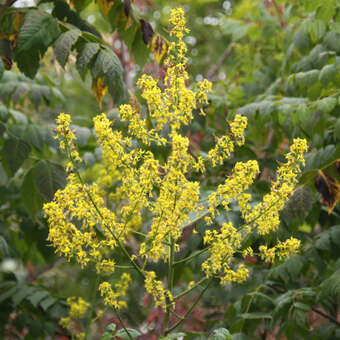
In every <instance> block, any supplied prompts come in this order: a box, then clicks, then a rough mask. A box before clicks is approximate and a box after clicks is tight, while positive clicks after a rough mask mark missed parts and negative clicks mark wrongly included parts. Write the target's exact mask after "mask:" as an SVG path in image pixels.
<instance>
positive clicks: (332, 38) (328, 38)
mask: <svg viewBox="0 0 340 340" xmlns="http://www.w3.org/2000/svg"><path fill="white" fill-rule="evenodd" d="M323 41H324V43H325V45H326V46H327V48H329V49H330V50H333V51H335V52H337V53H339V52H340V34H339V33H337V32H333V31H330V32H328V33H327V34H326V35H325V37H324V39H323Z"/></svg>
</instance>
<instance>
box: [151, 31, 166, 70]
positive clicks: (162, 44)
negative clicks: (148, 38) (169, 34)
mask: <svg viewBox="0 0 340 340" xmlns="http://www.w3.org/2000/svg"><path fill="white" fill-rule="evenodd" d="M151 47H152V53H153V55H154V57H155V59H156V61H157V63H158V64H160V62H161V60H162V58H163V56H164V54H165V53H166V50H167V43H166V41H165V40H164V39H163V37H162V36H160V35H159V34H157V35H156V36H154V37H153V39H152V43H151Z"/></svg>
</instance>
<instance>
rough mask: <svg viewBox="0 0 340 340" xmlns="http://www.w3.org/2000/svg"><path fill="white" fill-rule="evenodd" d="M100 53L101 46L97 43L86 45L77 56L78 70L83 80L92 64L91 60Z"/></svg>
mask: <svg viewBox="0 0 340 340" xmlns="http://www.w3.org/2000/svg"><path fill="white" fill-rule="evenodd" d="M98 51H99V45H98V44H97V43H93V42H90V43H86V44H85V45H84V47H83V48H82V49H81V51H80V52H79V54H78V56H77V63H76V66H77V70H78V72H79V74H80V76H81V77H82V78H84V77H85V74H86V70H87V68H88V66H89V64H90V62H91V60H92V59H93V58H94V56H95V55H96V54H97V53H98Z"/></svg>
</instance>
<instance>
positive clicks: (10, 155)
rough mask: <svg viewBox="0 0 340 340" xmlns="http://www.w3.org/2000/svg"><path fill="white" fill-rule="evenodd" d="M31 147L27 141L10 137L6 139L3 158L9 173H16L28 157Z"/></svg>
mask: <svg viewBox="0 0 340 340" xmlns="http://www.w3.org/2000/svg"><path fill="white" fill-rule="evenodd" d="M30 152H31V147H30V145H29V144H28V143H26V142H25V141H23V140H21V139H19V138H16V137H10V138H8V139H6V141H5V143H4V146H3V149H2V160H3V161H4V166H5V169H6V171H7V172H8V174H9V175H12V176H13V175H14V174H15V173H16V171H17V170H18V169H19V168H20V166H21V165H22V164H23V163H24V161H25V160H26V159H27V157H28V155H29V153H30Z"/></svg>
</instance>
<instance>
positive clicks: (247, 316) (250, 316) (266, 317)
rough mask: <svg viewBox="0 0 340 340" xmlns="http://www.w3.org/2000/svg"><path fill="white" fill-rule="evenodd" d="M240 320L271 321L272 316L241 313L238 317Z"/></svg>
mask: <svg viewBox="0 0 340 340" xmlns="http://www.w3.org/2000/svg"><path fill="white" fill-rule="evenodd" d="M240 318H242V319H250V320H253V319H272V316H271V315H270V314H268V313H243V314H241V315H240Z"/></svg>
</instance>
